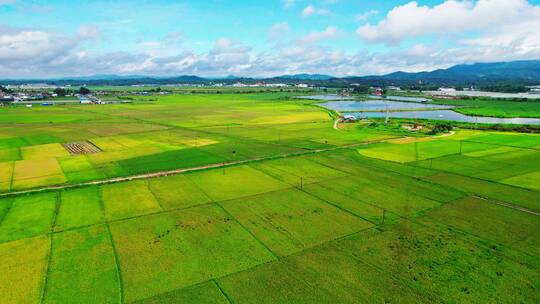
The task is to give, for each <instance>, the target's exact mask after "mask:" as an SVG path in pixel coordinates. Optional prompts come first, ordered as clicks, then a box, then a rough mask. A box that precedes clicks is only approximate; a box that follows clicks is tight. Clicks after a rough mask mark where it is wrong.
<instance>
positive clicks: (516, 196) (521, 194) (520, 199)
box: [425, 173, 540, 211]
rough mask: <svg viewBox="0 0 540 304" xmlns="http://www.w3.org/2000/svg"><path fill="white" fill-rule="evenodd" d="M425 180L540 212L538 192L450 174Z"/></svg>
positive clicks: (539, 195)
mask: <svg viewBox="0 0 540 304" xmlns="http://www.w3.org/2000/svg"><path fill="white" fill-rule="evenodd" d="M425 179H426V180H428V181H430V182H434V183H438V184H441V185H444V186H447V187H449V188H454V189H457V190H459V191H463V192H466V193H469V194H471V195H479V196H481V197H486V198H490V199H493V200H498V201H504V202H508V203H511V204H515V205H519V206H523V207H526V208H529V209H532V210H536V211H540V203H539V202H540V192H537V191H530V190H526V189H521V188H516V187H512V186H510V185H504V184H499V183H494V182H489V181H485V180H481V179H476V178H469V177H466V176H460V175H453V174H450V173H440V174H437V175H433V176H429V177H426V178H425Z"/></svg>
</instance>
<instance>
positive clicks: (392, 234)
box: [338, 220, 540, 303]
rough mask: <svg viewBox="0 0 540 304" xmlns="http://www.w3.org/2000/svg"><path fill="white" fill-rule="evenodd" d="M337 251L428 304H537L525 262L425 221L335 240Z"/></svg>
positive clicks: (533, 275)
mask: <svg viewBox="0 0 540 304" xmlns="http://www.w3.org/2000/svg"><path fill="white" fill-rule="evenodd" d="M338 246H339V248H341V249H342V250H344V251H346V252H349V253H350V254H351V255H352V256H353V257H354V258H355V259H357V260H359V261H363V262H365V263H368V264H369V265H373V266H374V267H377V268H378V269H381V270H382V271H384V272H385V273H388V274H389V275H391V276H394V277H396V278H398V279H399V281H400V282H403V283H404V284H407V285H408V286H409V287H410V288H411V289H412V290H413V291H415V292H416V293H418V294H421V295H422V296H423V297H431V299H430V300H429V302H430V303H432V302H456V303H465V302H468V303H479V302H524V303H525V302H531V303H535V302H537V301H538V300H539V295H538V292H537V290H538V282H539V281H538V280H539V279H540V274H539V273H538V271H537V269H533V268H531V267H530V266H529V265H527V263H526V261H527V260H530V258H527V256H524V255H521V256H519V257H518V258H515V259H507V258H504V257H502V256H501V255H500V250H501V249H498V248H496V247H493V244H490V243H489V242H487V244H486V241H485V240H479V239H477V238H474V237H469V236H464V235H463V234H462V233H459V232H456V231H454V230H452V229H448V227H446V228H445V227H439V226H437V225H435V224H432V223H430V222H429V221H423V220H422V221H421V223H413V222H410V221H401V222H399V223H398V224H397V225H395V226H393V227H391V228H389V229H386V230H385V231H383V232H376V231H367V232H366V233H363V234H359V235H357V236H353V237H351V238H348V239H344V240H340V241H338ZM494 248H495V249H494ZM522 263H523V264H522Z"/></svg>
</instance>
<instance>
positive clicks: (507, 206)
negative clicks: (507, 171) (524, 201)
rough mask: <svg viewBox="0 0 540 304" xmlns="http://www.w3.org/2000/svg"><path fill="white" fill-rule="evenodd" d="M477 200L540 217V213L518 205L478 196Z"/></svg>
mask: <svg viewBox="0 0 540 304" xmlns="http://www.w3.org/2000/svg"><path fill="white" fill-rule="evenodd" d="M477 198H479V199H481V200H484V201H486V202H488V203H490V204H494V205H499V206H502V207H506V208H510V209H514V210H517V211H521V212H525V213H528V214H532V215H536V216H540V212H538V211H534V210H531V209H529V208H525V207H522V206H517V205H514V204H510V203H506V202H501V201H497V200H492V199H489V198H485V197H479V196H477Z"/></svg>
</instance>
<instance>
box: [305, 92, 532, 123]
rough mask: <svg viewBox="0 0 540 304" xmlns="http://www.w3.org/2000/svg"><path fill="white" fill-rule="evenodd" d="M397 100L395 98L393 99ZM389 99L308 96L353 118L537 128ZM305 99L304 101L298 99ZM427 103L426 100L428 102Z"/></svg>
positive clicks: (523, 120)
mask: <svg viewBox="0 0 540 304" xmlns="http://www.w3.org/2000/svg"><path fill="white" fill-rule="evenodd" d="M396 97H399V96H396ZM396 97H394V96H393V97H392V98H391V99H392V100H391V99H381V98H377V99H374V100H373V99H367V100H352V99H351V98H348V97H345V98H344V99H343V98H339V96H338V95H319V96H310V97H309V98H310V99H314V100H321V101H326V102H324V103H319V104H318V105H320V106H322V107H325V108H327V109H330V110H334V111H339V112H340V113H341V114H342V115H350V116H355V117H357V118H385V117H387V116H388V117H390V118H408V119H430V120H444V121H456V122H465V123H481V124H519V125H540V118H498V117H484V116H469V115H464V114H461V113H458V112H455V111H452V108H453V106H449V105H438V104H431V103H424V102H423V101H425V99H424V98H419V99H415V98H410V97H403V98H399V99H400V100H402V101H396V100H395V99H398V98H396ZM302 98H308V97H302ZM428 101H429V100H428Z"/></svg>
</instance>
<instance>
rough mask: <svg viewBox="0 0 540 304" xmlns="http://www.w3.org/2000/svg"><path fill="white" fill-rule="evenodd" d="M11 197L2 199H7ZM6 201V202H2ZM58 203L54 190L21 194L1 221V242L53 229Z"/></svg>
mask: <svg viewBox="0 0 540 304" xmlns="http://www.w3.org/2000/svg"><path fill="white" fill-rule="evenodd" d="M5 200H10V201H11V199H9V198H8V199H2V200H0V201H5ZM2 203H4V202H2ZM56 204H57V194H56V193H54V192H49V193H41V194H34V195H28V196H19V197H16V198H14V199H13V200H12V201H11V208H10V209H9V212H7V214H6V215H5V216H4V220H3V221H2V222H1V223H0V242H8V241H13V240H18V239H22V238H28V237H32V236H36V235H41V234H45V233H48V232H50V231H51V228H52V225H53V220H54V217H55V210H56Z"/></svg>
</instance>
